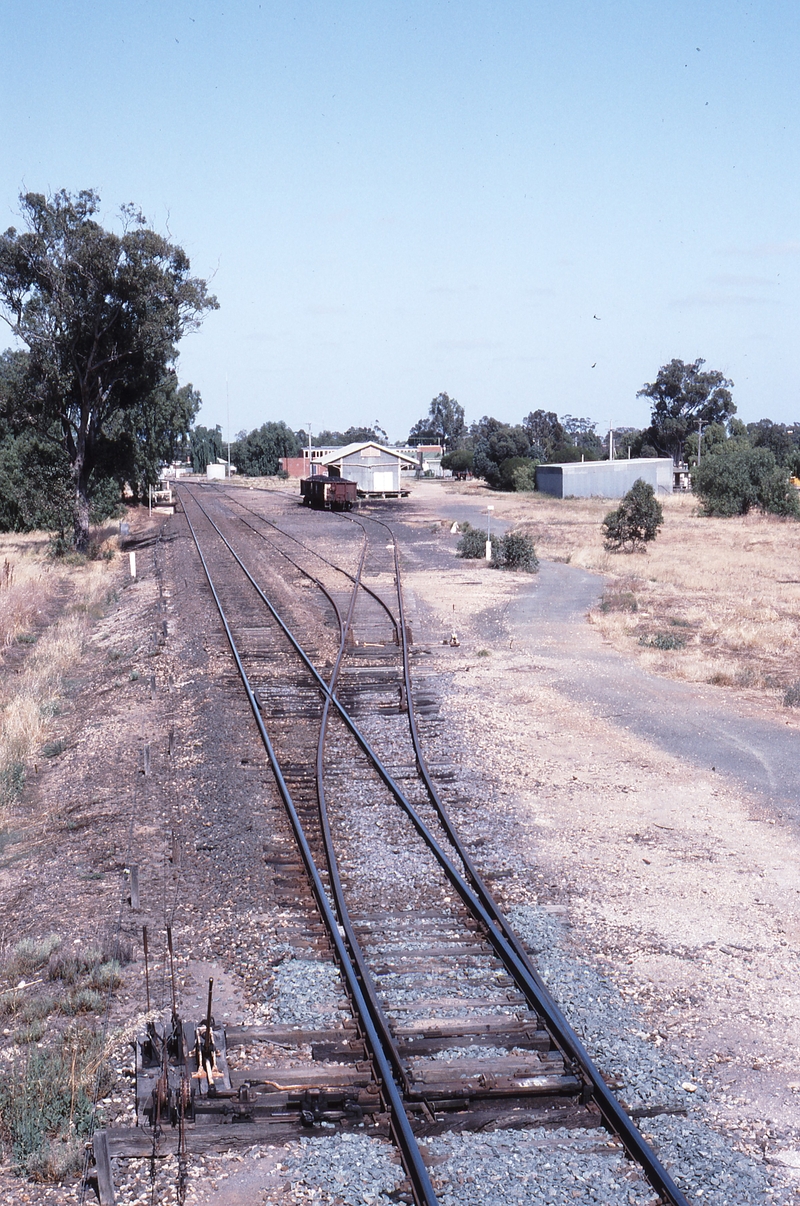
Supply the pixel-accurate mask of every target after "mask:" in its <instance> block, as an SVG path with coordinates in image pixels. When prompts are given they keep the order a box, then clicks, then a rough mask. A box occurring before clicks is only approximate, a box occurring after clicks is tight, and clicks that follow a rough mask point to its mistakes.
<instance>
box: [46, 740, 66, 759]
mask: <svg viewBox="0 0 800 1206" xmlns="http://www.w3.org/2000/svg"><path fill="white" fill-rule="evenodd" d="M66 748H67V743H66V741H64V739H63V737H58V738H56V740H55V741H46V742H45V743H44V745H43V746H42V755H43V757H45V758H57V757H58V755H59V754H63V753H64V750H65V749H66Z"/></svg>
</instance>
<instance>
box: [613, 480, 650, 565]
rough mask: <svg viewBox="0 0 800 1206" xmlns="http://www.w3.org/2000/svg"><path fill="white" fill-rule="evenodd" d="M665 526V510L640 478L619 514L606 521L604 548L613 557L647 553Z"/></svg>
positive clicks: (618, 511) (626, 497) (622, 503)
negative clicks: (622, 551)
mask: <svg viewBox="0 0 800 1206" xmlns="http://www.w3.org/2000/svg"><path fill="white" fill-rule="evenodd" d="M663 523H664V510H663V508H662V506H661V503H660V502H659V501H658V499H657V498H656V495H655V491H654V490H653V487H652V486H651V485H649V484H648V483H647V482H646V481H644V479H643V478H641V477H640V478H637V480H636V481H635V482H634V483H633V485H632V486H631V488H630V490H629V491H628V493H627V494H626V495H625V497H624V498H623V499H622V502H621V503H620V505H619V507H618V508H617V510H616V511H609V513H608V515H606V517H605V519H604V520H603V535H604V543H605V547H606V548H607V549H608V550H609V552H612V553H618V552H620V550H622V549H625V550H626V551H627V552H629V553H632V552H634V551H636V550H641V551H644V548H645V545H646V544H648V543H649V541H651V540H655V538H656V536H657V535H658V530H659V528H660V527H661V526H662V524H663Z"/></svg>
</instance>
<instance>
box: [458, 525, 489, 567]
mask: <svg viewBox="0 0 800 1206" xmlns="http://www.w3.org/2000/svg"><path fill="white" fill-rule="evenodd" d="M486 540H487V536H486V533H485V532H484V531H483V530H482V528H473V527H471V526H470V525H469V524H466V525H465V527H464V532H463V535H462V537H461V539H460V540H459V542H458V544H457V545H456V552H457V553H458V555H459V557H466V558H469V559H471V560H473V561H476V560H477V559H478V558H479V557H485V556H486Z"/></svg>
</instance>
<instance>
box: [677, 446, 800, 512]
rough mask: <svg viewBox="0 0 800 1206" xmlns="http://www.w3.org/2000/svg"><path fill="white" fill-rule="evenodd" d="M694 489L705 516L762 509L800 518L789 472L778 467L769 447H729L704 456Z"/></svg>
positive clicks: (694, 478)
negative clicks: (756, 508)
mask: <svg viewBox="0 0 800 1206" xmlns="http://www.w3.org/2000/svg"><path fill="white" fill-rule="evenodd" d="M692 489H693V490H694V492H695V494H696V495H697V497H698V498H699V499H700V502H701V503H702V505H703V513H704V514H705V515H717V516H721V517H723V518H727V517H729V516H731V515H746V514H747V513H748V511H751V510H752V509H753V508H754V507H760V508H761V509H762V510H763V511H768V512H770V513H771V514H773V515H788V516H792V517H794V518H795V519H800V502H798V497H797V491H796V490H795V489H794V487H793V486H792V484H791V482H790V480H789V470H788V469H787V468H784V467H781V466H779V465H777V464H776V461H775V457H774V455H773V453H772V452H771V451H770V449H769V448H747V447H740V446H737V447H734V448H727V447H726V448H724V449H720V451H719V452H713V453H711V454H710V455H709V456H706V457H703V460H702V461H701V463H700V464H699V465H696V466H695V467H694V469H693V470H692Z"/></svg>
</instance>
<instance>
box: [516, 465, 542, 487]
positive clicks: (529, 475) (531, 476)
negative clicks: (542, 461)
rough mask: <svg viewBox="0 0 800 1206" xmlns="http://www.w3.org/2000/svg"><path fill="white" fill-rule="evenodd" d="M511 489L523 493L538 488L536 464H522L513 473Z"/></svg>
mask: <svg viewBox="0 0 800 1206" xmlns="http://www.w3.org/2000/svg"><path fill="white" fill-rule="evenodd" d="M511 489H512V490H516V491H517V493H519V494H522V493H523V492H528V491H530V490H535V489H536V466H535V465H520V466H519V467H518V468H517V469H515V470H514V472H513V473H512V474H511Z"/></svg>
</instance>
